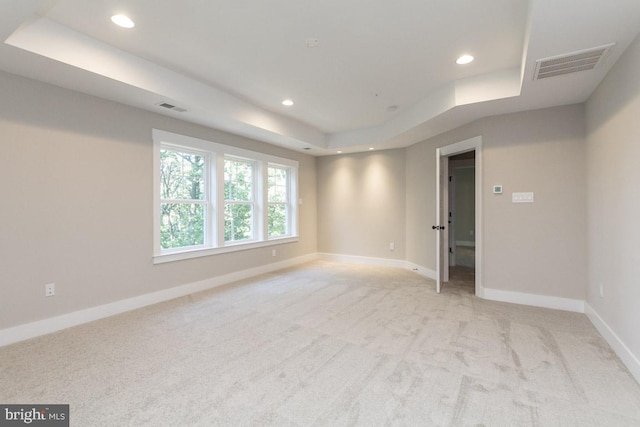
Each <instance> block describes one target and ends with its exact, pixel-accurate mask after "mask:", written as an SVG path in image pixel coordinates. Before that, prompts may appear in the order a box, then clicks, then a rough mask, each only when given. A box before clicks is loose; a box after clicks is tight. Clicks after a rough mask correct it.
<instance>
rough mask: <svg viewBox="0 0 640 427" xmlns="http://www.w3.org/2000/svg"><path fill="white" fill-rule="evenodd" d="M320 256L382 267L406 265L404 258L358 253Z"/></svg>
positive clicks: (320, 255)
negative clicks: (379, 256)
mask: <svg viewBox="0 0 640 427" xmlns="http://www.w3.org/2000/svg"><path fill="white" fill-rule="evenodd" d="M318 258H319V259H324V260H327V261H336V262H346V263H350V264H362V265H379V266H381V267H398V268H405V265H406V262H405V260H403V259H402V260H401V259H389V258H375V257H366V256H357V255H343V254H329V253H319V254H318Z"/></svg>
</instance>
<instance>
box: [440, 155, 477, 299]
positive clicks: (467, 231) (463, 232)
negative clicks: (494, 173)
mask: <svg viewBox="0 0 640 427" xmlns="http://www.w3.org/2000/svg"><path fill="white" fill-rule="evenodd" d="M447 159H448V161H449V165H448V168H447V169H448V171H449V177H448V179H449V183H448V191H449V196H448V197H447V199H448V200H449V207H448V221H447V223H448V225H449V232H448V236H449V247H448V251H449V282H450V283H453V284H455V285H456V286H458V287H460V288H461V289H466V290H471V291H472V292H475V289H474V287H475V264H476V263H475V253H476V233H475V231H476V224H475V210H476V203H475V192H476V188H475V160H476V152H475V150H472V151H467V152H464V153H460V154H454V155H451V156H449V157H447ZM446 249H447V248H445V250H446Z"/></svg>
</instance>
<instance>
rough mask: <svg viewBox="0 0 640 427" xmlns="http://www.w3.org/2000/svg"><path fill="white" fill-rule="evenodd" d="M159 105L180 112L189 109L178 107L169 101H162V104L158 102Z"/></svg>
mask: <svg viewBox="0 0 640 427" xmlns="http://www.w3.org/2000/svg"><path fill="white" fill-rule="evenodd" d="M158 106H159V107H162V108H166V109H168V110H173V111H177V112H179V113H184V112H185V111H187V110H185V109H184V108H180V107H176V106H175V105H173V104H169V103H168V102H161V103H160V104H158Z"/></svg>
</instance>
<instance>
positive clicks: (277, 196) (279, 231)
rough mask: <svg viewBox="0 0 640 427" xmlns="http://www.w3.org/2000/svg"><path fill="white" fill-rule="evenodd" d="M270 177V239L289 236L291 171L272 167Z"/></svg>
mask: <svg viewBox="0 0 640 427" xmlns="http://www.w3.org/2000/svg"><path fill="white" fill-rule="evenodd" d="M267 175H268V210H269V212H268V214H267V216H268V227H267V229H268V233H269V237H278V236H286V235H287V234H289V226H288V225H289V170H288V168H285V167H276V166H270V167H269V168H268V171H267Z"/></svg>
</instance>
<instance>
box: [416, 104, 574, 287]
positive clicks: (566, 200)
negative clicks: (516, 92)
mask: <svg viewBox="0 0 640 427" xmlns="http://www.w3.org/2000/svg"><path fill="white" fill-rule="evenodd" d="M479 135H481V136H482V138H483V142H482V143H483V148H482V163H483V164H482V168H483V188H482V191H483V196H482V209H483V211H482V218H483V223H482V227H483V230H482V231H483V233H484V234H483V235H484V238H483V247H482V250H483V254H484V257H483V282H484V286H485V287H487V288H493V289H501V290H509V291H515V292H524V293H531V294H539V295H550V296H557V297H565V298H575V299H583V298H584V296H585V283H586V280H587V278H586V273H585V270H586V241H587V240H586V213H585V210H586V187H585V180H586V172H585V169H586V168H585V152H586V149H585V139H584V138H585V130H584V108H583V106H567V107H557V108H549V109H544V110H536V111H528V112H523V113H516V114H507V115H501V116H495V117H488V118H485V119H482V120H479V121H477V122H474V123H471V124H469V125H466V126H463V127H460V128H458V129H455V130H453V131H451V132H448V133H445V134H443V135H440V136H438V137H435V138H432V139H430V140H427V141H424V142H422V143H419V144H416V145H414V146H411V147H409V148H408V149H407V150H406V165H407V172H406V173H407V178H406V182H407V220H406V227H407V249H406V250H407V259H408V260H409V261H411V262H413V263H415V264H418V265H422V266H424V267H427V268H430V269H434V270H435V244H434V243H433V242H434V236H433V232H432V231H431V229H430V225H431V224H434V223H435V209H434V203H435V172H434V168H435V155H436V148H437V147H442V146H445V145H448V144H452V143H455V142H458V141H463V140H465V139H469V138H472V137H475V136H479ZM494 184H501V185H503V189H504V194H502V195H494V194H492V192H491V190H492V186H493V185H494ZM521 191H532V192H534V193H535V203H533V204H513V203H511V193H512V192H521Z"/></svg>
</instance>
